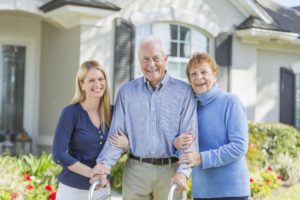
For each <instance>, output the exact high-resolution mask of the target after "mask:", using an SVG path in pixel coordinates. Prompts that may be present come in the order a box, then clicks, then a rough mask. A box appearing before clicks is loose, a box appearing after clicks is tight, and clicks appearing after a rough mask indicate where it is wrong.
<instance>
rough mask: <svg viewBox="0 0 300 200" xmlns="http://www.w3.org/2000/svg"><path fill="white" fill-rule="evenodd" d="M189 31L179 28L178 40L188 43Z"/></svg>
mask: <svg viewBox="0 0 300 200" xmlns="http://www.w3.org/2000/svg"><path fill="white" fill-rule="evenodd" d="M190 31H191V29H189V28H186V27H183V26H180V40H181V41H185V42H190V38H191V33H190Z"/></svg>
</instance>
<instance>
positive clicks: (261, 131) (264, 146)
mask: <svg viewBox="0 0 300 200" xmlns="http://www.w3.org/2000/svg"><path fill="white" fill-rule="evenodd" d="M248 128H249V138H250V141H249V147H251V146H254V147H257V148H259V150H260V151H261V152H262V153H263V154H264V157H265V158H267V160H268V161H271V160H274V159H276V156H278V155H279V154H286V153H289V154H290V155H291V157H292V158H297V157H298V149H299V147H300V142H299V141H300V135H299V132H298V131H297V130H296V129H295V128H294V127H292V126H288V125H285V124H282V123H254V122H250V123H248Z"/></svg>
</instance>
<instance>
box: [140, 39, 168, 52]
mask: <svg viewBox="0 0 300 200" xmlns="http://www.w3.org/2000/svg"><path fill="white" fill-rule="evenodd" d="M147 43H158V44H160V46H161V49H162V52H163V53H164V55H168V54H167V51H166V47H165V44H164V42H163V41H162V40H161V39H160V38H159V37H157V36H155V35H149V36H147V37H145V38H143V39H141V40H140V44H139V48H138V54H139V53H140V49H141V46H142V45H144V44H147Z"/></svg>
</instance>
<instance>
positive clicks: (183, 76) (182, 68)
mask: <svg viewBox="0 0 300 200" xmlns="http://www.w3.org/2000/svg"><path fill="white" fill-rule="evenodd" d="M186 65H187V63H180V79H186V80H187V77H186V73H185V70H186Z"/></svg>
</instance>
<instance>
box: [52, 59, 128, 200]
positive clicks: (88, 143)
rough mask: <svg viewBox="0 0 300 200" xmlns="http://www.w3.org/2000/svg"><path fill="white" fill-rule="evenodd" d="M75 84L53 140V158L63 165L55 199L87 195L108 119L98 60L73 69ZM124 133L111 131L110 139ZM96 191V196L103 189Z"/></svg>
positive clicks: (103, 78) (105, 85) (107, 101)
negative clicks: (74, 71) (74, 70)
mask: <svg viewBox="0 0 300 200" xmlns="http://www.w3.org/2000/svg"><path fill="white" fill-rule="evenodd" d="M75 84H76V91H75V95H74V98H73V100H72V102H71V104H70V105H68V106H67V107H65V108H64V109H63V111H62V113H61V116H60V118H59V121H58V124H57V127H56V131H55V136H54V141H53V160H54V161H55V162H56V163H57V164H59V165H61V166H62V167H63V169H62V171H61V173H60V174H59V176H58V181H59V186H58V191H57V197H56V199H57V200H62V199H63V200H71V199H72V200H81V199H82V200H85V199H87V197H88V189H89V187H90V183H89V180H90V178H91V177H92V175H93V174H94V173H93V169H92V168H93V167H94V166H95V165H96V158H97V156H98V155H99V153H100V152H101V150H102V148H103V146H104V143H105V141H106V139H107V136H108V130H109V127H110V123H111V115H112V112H111V106H110V95H109V89H108V83H107V76H106V73H105V71H104V70H103V69H102V68H101V67H100V65H99V63H98V62H97V61H86V62H84V63H83V64H82V65H81V66H80V68H79V70H78V72H77V76H76V83H75ZM124 137H125V136H124V135H120V136H116V135H115V136H114V140H117V139H121V138H124ZM111 140H112V139H111ZM120 141H121V140H120ZM122 141H124V140H122ZM125 141H126V140H125ZM113 143H115V142H113ZM120 143H121V142H120ZM122 144H123V146H122V145H121V144H119V146H118V147H120V148H122V147H124V148H126V147H128V143H127V145H126V142H123V143H122ZM104 170H106V171H105V172H106V173H109V171H107V169H104ZM96 193H97V194H96V196H97V198H100V197H101V196H103V195H105V193H106V190H105V189H104V190H101V191H100V190H98V191H96Z"/></svg>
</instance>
